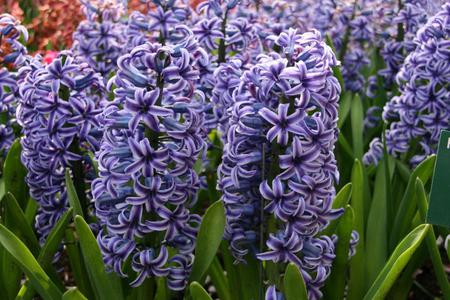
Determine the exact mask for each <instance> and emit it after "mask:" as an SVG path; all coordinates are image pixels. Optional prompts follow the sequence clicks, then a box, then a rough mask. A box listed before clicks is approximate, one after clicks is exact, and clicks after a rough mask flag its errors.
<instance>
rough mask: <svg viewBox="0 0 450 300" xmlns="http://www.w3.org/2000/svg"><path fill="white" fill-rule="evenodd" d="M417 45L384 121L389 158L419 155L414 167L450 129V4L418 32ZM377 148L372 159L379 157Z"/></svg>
mask: <svg viewBox="0 0 450 300" xmlns="http://www.w3.org/2000/svg"><path fill="white" fill-rule="evenodd" d="M414 43H415V44H416V48H415V50H414V51H413V52H412V53H411V54H409V55H408V56H407V57H406V59H405V63H404V64H403V66H402V68H401V70H400V71H399V73H398V75H397V77H396V80H397V84H398V85H399V90H400V95H399V96H396V97H393V98H392V99H391V101H390V102H388V103H387V104H386V106H385V107H384V111H383V119H384V121H385V122H386V123H388V124H390V125H389V129H388V130H387V131H386V133H385V136H386V146H387V150H388V152H389V154H391V155H393V156H399V155H400V154H402V153H406V152H408V151H413V153H418V154H416V155H415V156H413V157H412V158H411V161H410V163H411V164H412V165H416V164H418V163H420V162H421V161H422V160H423V159H424V158H425V157H426V156H428V155H430V154H432V153H434V152H435V151H436V145H437V142H438V139H439V134H440V132H441V130H442V129H448V128H449V113H450V111H449V108H450V102H449V100H450V89H449V87H448V82H449V80H450V4H448V3H447V4H445V5H444V6H442V9H441V10H440V11H439V12H438V13H437V14H436V15H435V16H434V17H432V18H430V19H429V21H428V22H427V24H426V25H424V26H423V27H421V28H420V29H419V30H418V32H417V35H416V38H415V39H414ZM376 145H377V143H375V142H374V143H373V147H371V149H369V153H368V154H367V156H368V157H374V156H376V154H377V153H378V151H376V148H378V147H377V146H376ZM370 161H375V160H374V159H370Z"/></svg>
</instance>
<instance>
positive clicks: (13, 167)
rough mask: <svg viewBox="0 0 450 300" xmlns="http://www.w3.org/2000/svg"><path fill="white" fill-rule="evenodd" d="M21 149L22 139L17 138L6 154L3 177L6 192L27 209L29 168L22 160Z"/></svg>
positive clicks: (23, 208)
mask: <svg viewBox="0 0 450 300" xmlns="http://www.w3.org/2000/svg"><path fill="white" fill-rule="evenodd" d="M21 151H22V146H21V145H20V139H16V140H15V141H14V143H13V144H12V145H11V148H10V149H9V151H8V154H7V155H6V160H5V165H4V169H3V179H4V181H5V192H10V193H11V194H13V195H14V197H16V199H17V202H18V203H19V205H20V207H21V208H22V210H25V208H26V204H27V201H28V185H27V184H26V182H25V176H26V175H27V170H26V169H25V167H24V166H23V165H22V161H21V160H20V152H21Z"/></svg>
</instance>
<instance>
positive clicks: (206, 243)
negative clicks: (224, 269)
mask: <svg viewBox="0 0 450 300" xmlns="http://www.w3.org/2000/svg"><path fill="white" fill-rule="evenodd" d="M224 230H225V210H224V207H223V203H222V201H216V202H215V203H213V204H212V205H211V206H210V207H209V208H208V209H207V210H206V213H205V216H204V217H203V220H202V223H201V225H200V230H199V232H198V235H197V246H196V248H195V259H194V264H193V266H192V273H191V276H190V280H189V281H191V282H192V281H200V280H201V279H202V277H203V275H204V274H205V273H206V271H207V270H208V268H209V265H210V264H211V262H212V261H213V259H214V256H215V255H216V252H217V249H218V248H219V246H220V242H221V241H222V238H223V232H224Z"/></svg>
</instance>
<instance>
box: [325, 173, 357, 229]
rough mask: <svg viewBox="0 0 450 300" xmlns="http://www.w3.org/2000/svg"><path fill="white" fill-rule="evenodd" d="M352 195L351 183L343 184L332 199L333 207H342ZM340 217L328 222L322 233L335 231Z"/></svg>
mask: <svg viewBox="0 0 450 300" xmlns="http://www.w3.org/2000/svg"><path fill="white" fill-rule="evenodd" d="M351 195H352V183H351V182H349V183H347V184H346V185H344V186H343V187H342V188H341V190H340V191H339V192H338V193H337V195H336V197H335V198H334V200H333V209H338V208H343V207H346V206H347V203H348V202H349V201H350V197H351ZM339 222H340V219H336V220H333V221H331V222H330V224H329V225H328V226H327V227H326V228H325V230H323V231H322V234H323V235H328V236H332V235H333V234H334V232H335V231H336V228H337V226H338V223H339Z"/></svg>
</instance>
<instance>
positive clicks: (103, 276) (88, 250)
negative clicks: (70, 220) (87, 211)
mask: <svg viewBox="0 0 450 300" xmlns="http://www.w3.org/2000/svg"><path fill="white" fill-rule="evenodd" d="M75 227H76V230H77V233H78V237H79V239H80V246H81V253H82V254H83V258H84V261H85V265H86V269H87V273H88V276H89V279H90V281H91V283H92V287H93V289H94V292H95V294H96V296H97V299H105V300H113V299H122V289H121V283H120V280H119V278H118V277H117V276H116V275H115V274H113V273H107V272H106V270H105V265H104V264H103V259H102V254H101V252H100V249H99V247H98V245H97V240H96V239H95V236H94V234H93V233H92V231H91V229H90V228H89V225H88V224H87V223H86V221H85V220H84V219H83V218H82V217H81V216H75Z"/></svg>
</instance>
